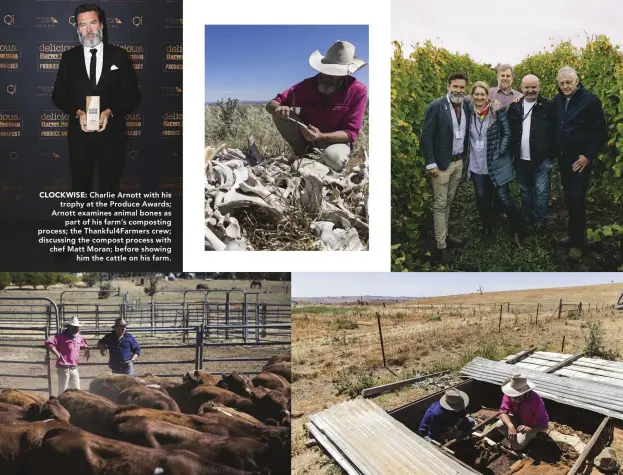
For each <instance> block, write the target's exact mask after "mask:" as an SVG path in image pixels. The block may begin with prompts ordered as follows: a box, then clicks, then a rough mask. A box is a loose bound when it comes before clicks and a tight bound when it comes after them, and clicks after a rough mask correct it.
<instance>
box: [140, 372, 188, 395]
mask: <svg viewBox="0 0 623 475" xmlns="http://www.w3.org/2000/svg"><path fill="white" fill-rule="evenodd" d="M138 378H140V379H141V381H144V382H145V383H147V384H148V385H149V384H157V385H159V386H160V387H162V388H164V389H165V390H167V391H168V390H169V388H174V387H175V386H178V385H179V383H176V382H175V381H171V380H169V379H167V378H161V377H160V376H154V375H153V374H152V373H145V374H143V375H140V376H138Z"/></svg>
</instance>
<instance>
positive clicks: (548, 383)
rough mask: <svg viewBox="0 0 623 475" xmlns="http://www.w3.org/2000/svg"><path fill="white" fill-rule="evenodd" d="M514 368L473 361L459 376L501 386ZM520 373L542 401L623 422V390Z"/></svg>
mask: <svg viewBox="0 0 623 475" xmlns="http://www.w3.org/2000/svg"><path fill="white" fill-rule="evenodd" d="M516 366H518V365H508V364H506V363H504V362H498V361H491V360H487V359H485V358H475V359H473V360H472V361H471V362H470V363H469V364H467V366H465V367H464V368H463V369H462V371H461V372H462V374H464V375H465V376H469V377H470V378H473V379H475V380H477V381H485V382H488V383H492V384H496V385H501V384H502V383H503V382H504V381H505V380H507V379H508V378H510V377H511V376H513V375H514V374H516V373H518V368H517V367H516ZM561 371H562V370H561ZM520 372H521V374H523V375H525V376H526V377H527V378H528V379H530V380H531V381H533V382H534V383H535V384H536V385H537V386H536V388H535V391H536V392H537V393H538V394H539V395H540V396H541V397H543V398H544V399H551V400H554V401H557V402H560V403H562V404H567V405H569V406H574V407H580V408H583V409H587V410H590V411H594V412H597V413H599V414H604V415H606V416H610V417H614V418H616V419H620V420H623V388H619V387H616V386H608V385H604V384H599V383H596V382H592V381H588V380H585V379H579V378H569V377H563V376H561V375H559V374H558V373H555V374H545V373H543V372H542V370H535V369H529V368H525V367H523V368H521V371H520Z"/></svg>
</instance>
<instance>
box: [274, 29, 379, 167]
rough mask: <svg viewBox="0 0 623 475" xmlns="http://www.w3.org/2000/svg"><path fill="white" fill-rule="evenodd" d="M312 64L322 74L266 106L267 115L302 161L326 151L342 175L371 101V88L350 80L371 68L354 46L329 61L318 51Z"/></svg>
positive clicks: (344, 45)
mask: <svg viewBox="0 0 623 475" xmlns="http://www.w3.org/2000/svg"><path fill="white" fill-rule="evenodd" d="M309 64H310V65H311V67H312V68H314V69H315V70H317V71H318V72H319V74H317V75H316V76H313V77H311V78H307V79H305V80H303V81H301V82H300V83H298V84H295V85H294V86H292V87H291V88H289V89H288V90H286V91H285V92H283V93H281V94H278V95H277V97H275V98H274V99H273V100H271V101H270V102H269V103H268V104H266V111H267V112H268V113H269V114H272V116H273V121H274V122H275V126H276V127H277V130H278V131H279V133H280V134H281V136H282V137H283V138H284V139H285V140H286V142H288V144H289V145H290V147H292V149H293V150H294V153H295V154H296V155H305V154H307V153H309V152H310V151H311V150H313V149H314V148H317V149H319V150H321V151H322V160H323V162H324V163H325V165H327V166H328V167H329V168H331V169H333V170H335V171H336V172H341V171H342V170H343V169H344V167H345V166H346V165H347V163H348V159H349V157H350V153H351V151H352V149H353V145H354V143H355V141H356V140H357V136H358V135H359V131H360V129H361V125H362V123H363V115H364V111H365V109H366V104H367V101H368V89H367V88H366V86H365V84H363V83H362V82H361V81H358V80H357V79H355V78H354V77H351V76H350V75H351V74H353V73H355V72H356V71H358V70H359V69H361V68H363V67H364V66H365V65H366V64H367V63H366V62H365V61H363V60H362V59H360V58H358V57H357V56H355V47H354V46H353V45H352V44H351V43H349V42H348V41H337V42H336V43H334V44H333V45H332V46H331V47H330V48H329V50H328V51H327V54H326V56H323V55H322V54H320V52H319V51H314V52H313V53H312V55H311V56H310V58H309Z"/></svg>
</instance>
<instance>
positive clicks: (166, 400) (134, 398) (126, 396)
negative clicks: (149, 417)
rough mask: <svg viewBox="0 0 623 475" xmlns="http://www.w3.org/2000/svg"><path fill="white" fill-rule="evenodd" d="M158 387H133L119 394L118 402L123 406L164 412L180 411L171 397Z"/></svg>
mask: <svg viewBox="0 0 623 475" xmlns="http://www.w3.org/2000/svg"><path fill="white" fill-rule="evenodd" d="M163 391H164V390H163V389H162V388H161V387H160V386H158V387H153V385H150V386H132V387H130V388H128V389H125V390H123V391H121V393H119V395H118V396H117V402H118V403H119V404H121V405H132V404H134V405H136V406H141V407H148V408H151V409H160V410H163V411H179V410H180V407H179V406H178V405H177V403H176V402H175V401H174V400H173V398H172V397H171V396H169V395H168V394H165V392H163Z"/></svg>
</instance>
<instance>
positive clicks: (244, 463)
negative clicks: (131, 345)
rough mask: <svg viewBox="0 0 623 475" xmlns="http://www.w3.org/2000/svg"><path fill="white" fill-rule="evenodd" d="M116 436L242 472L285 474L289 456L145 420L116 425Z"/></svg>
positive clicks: (263, 446)
mask: <svg viewBox="0 0 623 475" xmlns="http://www.w3.org/2000/svg"><path fill="white" fill-rule="evenodd" d="M116 430H117V433H118V437H119V438H120V439H121V440H125V441H127V442H131V443H133V444H138V445H143V446H146V447H152V448H168V449H181V450H188V451H190V452H192V453H195V454H197V455H198V456H199V457H201V458H204V459H207V460H210V461H212V462H217V463H221V464H223V465H227V466H229V467H233V468H238V469H242V470H258V469H261V468H263V467H268V468H271V470H274V469H275V467H277V466H279V467H280V470H278V471H276V472H275V471H272V472H271V473H287V471H285V466H286V463H287V468H288V469H289V468H290V454H289V451H287V452H286V450H285V448H284V447H283V446H282V445H276V446H271V445H269V444H267V443H264V442H261V441H258V440H255V439H251V438H243V437H218V436H214V435H210V434H204V433H202V432H198V431H196V430H193V429H187V428H185V427H180V426H178V425H175V424H171V423H169V422H164V421H161V420H157V419H151V418H149V417H142V416H139V417H129V418H126V419H125V420H123V421H122V422H120V423H119V424H117V425H116Z"/></svg>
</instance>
